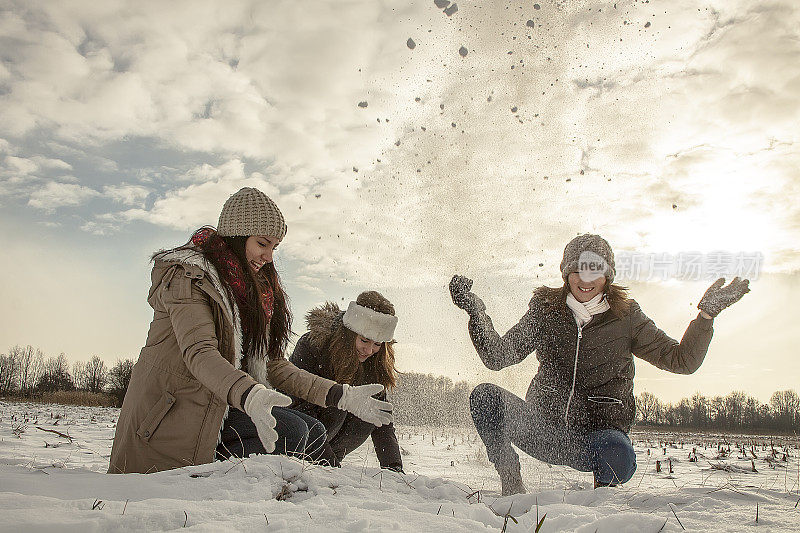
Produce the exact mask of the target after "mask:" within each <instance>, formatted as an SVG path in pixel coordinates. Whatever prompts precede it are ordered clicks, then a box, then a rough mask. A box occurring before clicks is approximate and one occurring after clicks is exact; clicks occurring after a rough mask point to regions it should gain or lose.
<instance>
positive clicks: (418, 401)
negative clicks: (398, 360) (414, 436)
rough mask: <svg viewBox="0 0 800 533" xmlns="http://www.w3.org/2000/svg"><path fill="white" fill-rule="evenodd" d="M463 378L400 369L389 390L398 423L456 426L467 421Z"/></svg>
mask: <svg viewBox="0 0 800 533" xmlns="http://www.w3.org/2000/svg"><path fill="white" fill-rule="evenodd" d="M471 390H472V386H471V385H470V384H468V383H467V382H463V381H461V382H458V383H455V384H454V383H453V381H452V380H451V379H450V378H447V377H444V376H434V375H432V374H419V373H416V372H406V373H402V374H401V375H400V376H399V378H398V386H397V388H396V389H395V390H394V391H393V392H392V393H391V395H390V399H391V401H392V403H393V404H394V415H395V420H396V421H397V422H398V423H399V424H413V425H431V426H457V425H464V424H468V423H470V421H471V417H470V414H469V394H470V392H471Z"/></svg>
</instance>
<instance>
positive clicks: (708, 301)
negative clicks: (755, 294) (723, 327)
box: [697, 276, 750, 317]
mask: <svg viewBox="0 0 800 533" xmlns="http://www.w3.org/2000/svg"><path fill="white" fill-rule="evenodd" d="M749 284H750V280H747V279H739V277H738V276H737V277H735V278H733V281H731V282H730V283H729V284H728V285H727V286H725V287H723V285H725V278H719V279H718V280H717V281H715V282H714V283H713V284H712V285H711V286H710V287H709V288H708V290H706V293H705V294H704V295H703V297H702V298H701V299H700V303H698V304H697V308H698V309H700V310H701V311H705V312H706V313H708V314H709V315H711V317H715V316H717V315H718V314H719V313H720V311H722V310H723V309H725V308H726V307H729V306H730V305H732V304H734V303H736V302H738V301H739V300H741V299H742V296H744V295H745V294H747V293H748V292H750V286H749Z"/></svg>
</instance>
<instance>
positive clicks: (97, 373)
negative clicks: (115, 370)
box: [83, 355, 108, 392]
mask: <svg viewBox="0 0 800 533" xmlns="http://www.w3.org/2000/svg"><path fill="white" fill-rule="evenodd" d="M83 372H84V376H83V377H84V380H85V381H84V385H85V387H86V389H85V390H87V391H89V392H103V388H105V386H106V382H107V381H108V369H107V368H106V365H105V363H103V361H102V359H100V358H99V357H98V356H96V355H95V356H94V357H92V358H91V359H89V362H87V363H86V365H85V366H84V367H83Z"/></svg>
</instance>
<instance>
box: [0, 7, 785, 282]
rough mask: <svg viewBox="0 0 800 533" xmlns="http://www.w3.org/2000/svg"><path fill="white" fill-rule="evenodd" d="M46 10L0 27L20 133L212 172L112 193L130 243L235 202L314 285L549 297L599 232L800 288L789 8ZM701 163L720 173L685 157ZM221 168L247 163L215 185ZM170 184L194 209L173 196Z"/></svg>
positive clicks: (144, 182)
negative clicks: (793, 263) (258, 200)
mask: <svg viewBox="0 0 800 533" xmlns="http://www.w3.org/2000/svg"><path fill="white" fill-rule="evenodd" d="M190 7H191V9H190ZM698 7H699V9H698ZM37 9H38V10H39V11H40V13H39V15H43V16H34V15H33V14H31V13H33V12H30V13H29V14H26V15H24V16H23V15H17V14H13V13H12V14H11V15H10V16H9V17H8V19H7V20H6V22H5V24H6V25H5V30H4V31H5V33H6V34H7V35H9V36H10V37H12V38H14V39H15V41H14V43H15V46H14V48H13V49H12V55H13V56H14V58H15V61H14V62H13V63H9V66H8V69H9V71H8V73H7V74H6V78H5V80H6V83H7V86H8V88H9V90H10V92H9V93H7V94H6V95H4V97H3V98H4V103H6V104H7V107H9V108H12V109H14V110H15V111H14V113H12V114H10V115H8V116H7V117H6V118H0V132H2V131H3V129H5V130H6V131H8V132H11V133H15V134H18V135H19V134H23V133H29V132H32V131H39V130H36V128H39V127H41V126H43V125H45V126H48V127H51V130H49V131H52V132H53V141H51V143H52V144H56V145H57V144H58V143H59V142H61V140H64V139H65V140H66V141H67V144H70V143H73V142H75V143H77V142H78V141H80V142H87V143H93V144H96V145H97V147H102V145H103V143H106V142H115V141H119V140H122V139H127V138H130V137H139V136H143V137H146V138H149V139H154V142H155V143H156V144H158V145H159V146H160V147H166V148H177V149H179V150H188V151H190V152H191V151H199V152H200V154H198V155H193V156H191V157H192V159H193V161H190V162H189V163H185V164H180V165H176V169H177V170H174V169H169V170H164V169H159V168H157V167H154V168H149V167H148V168H134V169H133V175H134V176H137V178H136V179H135V180H134V181H131V180H129V179H128V178H127V177H126V180H127V182H128V183H126V185H124V186H122V185H120V186H119V187H141V188H140V189H137V190H136V192H134V190H133V189H125V190H126V191H127V192H124V193H123V192H121V191H122V189H119V191H117V189H114V188H113V187H116V186H113V185H109V188H108V189H104V194H106V195H108V196H109V197H111V198H114V199H115V200H116V201H119V202H120V203H121V204H122V205H125V206H127V207H132V208H133V209H126V210H124V211H122V212H114V213H110V215H112V216H114V218H115V220H117V221H118V223H120V224H121V223H124V222H125V221H126V220H147V221H150V222H153V223H156V224H160V225H163V226H166V227H172V228H181V229H193V228H194V227H196V226H198V225H200V224H207V223H214V222H215V220H216V216H217V214H218V209H219V206H220V205H221V204H222V202H223V201H224V199H225V198H226V197H227V195H228V194H230V193H231V192H233V191H235V190H236V188H238V187H240V186H242V185H243V184H256V185H257V186H261V187H263V188H266V189H267V190H269V191H270V192H269V194H270V195H271V196H275V198H276V201H277V202H278V203H279V205H280V206H281V208H282V209H283V210H284V212H285V213H286V216H287V219H288V220H290V221H291V224H290V234H289V237H287V242H286V243H285V246H284V250H285V253H287V254H288V255H289V256H290V257H292V258H297V259H301V260H302V262H303V264H304V265H305V266H304V267H303V272H302V275H304V276H305V275H308V276H310V277H315V276H316V277H318V278H320V279H326V278H331V277H338V278H342V279H345V278H346V279H362V280H365V281H370V282H374V283H399V282H402V283H408V282H409V280H411V282H412V283H429V282H431V281H432V280H438V279H440V278H441V277H443V276H446V275H447V273H449V272H451V271H453V270H454V269H460V270H464V271H470V272H475V273H481V274H485V275H503V276H511V277H519V278H521V279H526V280H529V281H530V280H535V279H537V278H539V277H546V276H548V275H549V274H548V273H552V272H555V270H554V268H555V266H556V265H557V263H558V260H559V255H560V253H561V249H562V248H563V245H564V243H565V242H566V241H567V240H568V239H569V238H570V237H571V236H572V235H574V234H575V233H577V232H580V231H597V232H602V233H603V234H605V235H606V236H607V237H608V238H609V239H610V240H611V241H612V244H614V245H615V247H617V248H620V249H621V248H628V249H640V248H647V249H654V250H657V251H662V250H665V249H666V248H669V249H672V248H675V247H683V246H687V247H691V248H692V249H716V248H718V247H720V246H739V247H742V248H746V249H757V248H765V249H764V251H765V252H766V253H767V254H768V257H770V258H771V259H770V268H775V269H781V268H786V266H787V265H788V264H789V263H787V260H786V257H787V254H786V253H785V251H786V246H787V244H788V243H791V242H793V240H796V239H795V233H796V229H792V228H796V225H795V222H794V220H795V219H796V218H797V216H798V209H799V208H798V207H797V206H795V205H793V203H792V202H791V201H789V200H787V198H788V196H787V195H784V194H781V192H780V189H781V187H770V186H765V185H762V183H763V182H762V181H760V180H761V179H762V178H763V177H764V176H769V180H770V183H772V184H783V188H785V187H786V186H787V185H786V184H787V183H792V182H793V180H796V179H797V174H796V170H793V168H792V167H791V166H790V165H786V166H781V165H776V164H774V162H773V161H774V159H776V158H777V157H778V154H777V152H775V151H772V152H766V153H765V152H764V151H763V150H765V147H766V146H767V145H768V144H769V143H770V142H771V141H770V139H773V140H774V139H777V140H778V141H791V140H792V139H793V138H794V137H793V133H792V132H793V128H794V125H795V124H796V123H797V122H798V118H800V117H798V101H800V95H799V94H798V93H800V84H798V83H797V81H796V80H797V79H800V67H798V65H800V61H797V59H798V54H800V47H799V46H798V44H797V43H798V40H797V39H796V38H795V37H796V34H797V30H796V28H797V27H798V24H797V19H798V13H800V10H798V9H796V7H794V6H793V4H792V3H791V2H787V1H780V0H774V1H768V2H762V3H760V4H759V5H758V6H757V7H754V6H753V5H752V4H750V3H748V2H721V1H714V2H712V4H709V5H706V4H702V5H701V4H699V3H698V2H696V1H695V0H679V1H678V2H677V3H675V4H674V5H673V6H672V7H671V8H670V9H669V10H666V12H665V10H664V9H662V8H661V7H659V6H657V5H655V4H653V3H651V4H642V3H638V2H631V1H623V2H617V3H616V5H615V6H614V7H611V6H610V5H608V4H605V3H598V2H571V3H557V4H547V3H545V4H543V8H542V9H541V10H538V11H536V12H535V13H534V12H528V11H527V10H526V9H524V6H523V9H521V10H510V9H505V6H503V5H499V4H497V5H496V4H492V3H488V4H475V5H464V6H462V8H461V9H460V10H459V12H458V13H457V14H455V15H454V16H453V17H446V16H444V15H443V14H442V13H441V12H440V11H439V10H436V9H433V7H432V6H431V5H428V4H424V3H423V4H419V5H413V6H412V5H408V6H403V7H402V8H401V7H398V6H394V7H392V8H387V7H385V6H382V5H381V4H377V3H371V2H365V3H360V4H359V3H353V4H345V5H338V4H337V5H335V6H334V5H324V4H315V5H314V6H313V8H311V7H309V6H307V5H302V4H300V5H295V4H281V5H279V6H276V5H273V4H261V3H241V4H236V5H233V6H229V7H226V8H225V9H222V8H220V5H219V4H215V3H213V2H212V3H207V4H202V5H199V6H198V5H195V4H188V3H181V2H176V3H171V4H170V5H169V6H160V7H159V9H158V10H153V9H151V7H149V6H147V5H138V4H130V3H124V2H117V3H114V2H111V3H104V4H102V5H93V4H85V5H81V6H77V7H76V6H71V7H69V8H66V7H64V6H61V5H59V4H48V5H44V6H40V7H39V8H37ZM14 11H15V13H26V12H25V11H23V10H21V9H20V10H14ZM529 18H530V19H533V20H534V21H535V22H536V24H535V26H536V28H534V29H532V28H529V27H528V26H526V24H525V21H526V20H528V19H529ZM209 20H213V21H214V23H213V24H209V23H208V22H207V21H209ZM648 22H649V23H650V26H648V27H646V26H645V25H646V23H648ZM356 29H357V31H356ZM408 37H413V38H414V39H415V41H416V43H417V47H416V48H415V49H414V50H413V51H411V50H409V49H408V48H407V47H406V46H405V42H406V40H407V39H408ZM20 43H22V44H20ZM462 45H463V46H465V47H466V48H467V49H468V50H469V53H468V55H467V56H466V57H461V56H460V55H459V54H458V52H457V51H458V48H459V47H460V46H462ZM512 67H513V69H512ZM415 98H418V99H419V101H416V100H415ZM362 100H363V101H367V102H368V104H369V105H368V107H366V108H360V107H358V106H357V105H356V104H357V102H359V101H362ZM512 109H515V111H512ZM387 120H388V122H387ZM452 124H455V127H453V126H452ZM423 128H424V129H423ZM396 141H399V142H400V145H399V146H397V145H395V142H396ZM698 146H701V147H705V148H704V149H703V150H704V152H705V153H704V155H703V157H702V158H699V159H698V158H694V157H691V156H689V155H684V156H682V157H679V158H675V157H672V154H691V153H692V151H693V150H694V149H695V147H698ZM95 151H101V149H100V148H96V150H95ZM203 154H208V155H209V156H211V157H209V159H213V160H214V161H219V160H220V159H222V160H225V161H228V162H227V163H223V164H214V165H212V164H206V165H202V164H196V162H197V161H202V159H203V157H204V155H203ZM797 154H798V150H797V148H796V146H794V145H792V144H789V145H786V146H785V148H784V149H783V151H782V153H781V155H780V157H781V158H784V159H786V160H789V161H793V160H796V159H797ZM378 160H380V162H378ZM243 161H248V162H250V163H256V164H258V163H259V162H260V163H261V164H262V165H263V167H262V168H259V169H258V171H257V172H252V170H248V171H245V165H244V163H243ZM734 161H735V162H734ZM134 165H135V164H134ZM353 167H357V168H358V169H359V171H358V172H357V173H356V172H353V171H352V168H353ZM116 168H118V165H117V163H115V162H113V161H112V165H110V166H107V167H106V168H105V171H107V172H113V171H114V170H115V169H116ZM248 168H250V167H248ZM723 169H724V170H723ZM162 170H163V172H162ZM581 172H583V174H581ZM159 174H163V176H173V175H176V174H177V175H178V176H179V177H178V179H179V180H180V181H181V182H186V183H188V184H189V185H188V186H183V185H182V184H181V185H180V186H173V187H172V188H171V190H169V191H167V192H160V191H161V190H163V189H159V190H156V189H155V186H156V185H163V184H166V183H168V181H167V178H165V177H163V176H162V177H158V175H159ZM609 179H610V180H611V181H609ZM731 179H735V180H736V183H735V184H733V185H731V184H730V180H731ZM62 181H63V180H62ZM176 185H177V184H176ZM145 188H146V189H147V190H152V191H153V193H154V194H156V195H157V196H158V197H157V198H156V200H155V202H154V203H153V205H152V207H151V208H146V207H145V205H144V204H143V200H144V198H145V197H146V196H145V193H144V191H145ZM719 190H722V191H724V193H721V194H720V193H718V192H717V191H719ZM316 194H320V195H321V196H320V198H319V199H317V198H316V197H315V195H316ZM722 197H724V198H725V200H724V201H723V199H722ZM770 203H771V204H772V205H776V206H778V208H776V209H773V210H771V212H770V213H764V209H765V206H768V205H770ZM673 204H675V205H676V206H677V207H676V208H674V209H673V207H672V205H673ZM742 213H747V214H748V216H742ZM703 224H705V225H711V227H712V228H713V229H712V230H711V231H708V232H700V231H697V230H696V228H697V227H698V226H699V225H703ZM776 227H777V228H781V229H779V230H777V231H776V229H775V228H776ZM767 232H769V233H771V234H774V235H776V237H775V238H769V239H764V238H762V236H763V235H764V234H766V233H767ZM396 262H399V263H402V264H403V265H405V268H406V269H407V272H406V273H405V276H404V277H403V278H402V280H401V279H398V277H397V273H396V271H394V270H392V269H389V268H386V265H389V264H394V263H396ZM540 263H544V266H543V267H539V264H540Z"/></svg>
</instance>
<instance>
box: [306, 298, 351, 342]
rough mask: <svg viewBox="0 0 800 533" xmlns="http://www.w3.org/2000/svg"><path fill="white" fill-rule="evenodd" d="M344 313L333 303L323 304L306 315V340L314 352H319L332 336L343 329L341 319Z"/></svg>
mask: <svg viewBox="0 0 800 533" xmlns="http://www.w3.org/2000/svg"><path fill="white" fill-rule="evenodd" d="M343 316H344V311H342V310H341V309H339V306H338V305H336V304H335V303H333V302H325V303H324V304H322V305H321V306H319V307H315V308H314V309H312V310H310V311H309V312H308V313H306V325H307V326H308V337H309V338H308V340H309V342H310V344H311V346H312V347H313V348H314V349H315V350H321V349H322V348H323V347H324V346H325V345H326V344H327V343H328V342H329V341H330V339H331V337H332V336H333V334H334V333H335V332H336V331H337V330H338V329H339V328H342V327H344V325H343V324H342V317H343Z"/></svg>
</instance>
